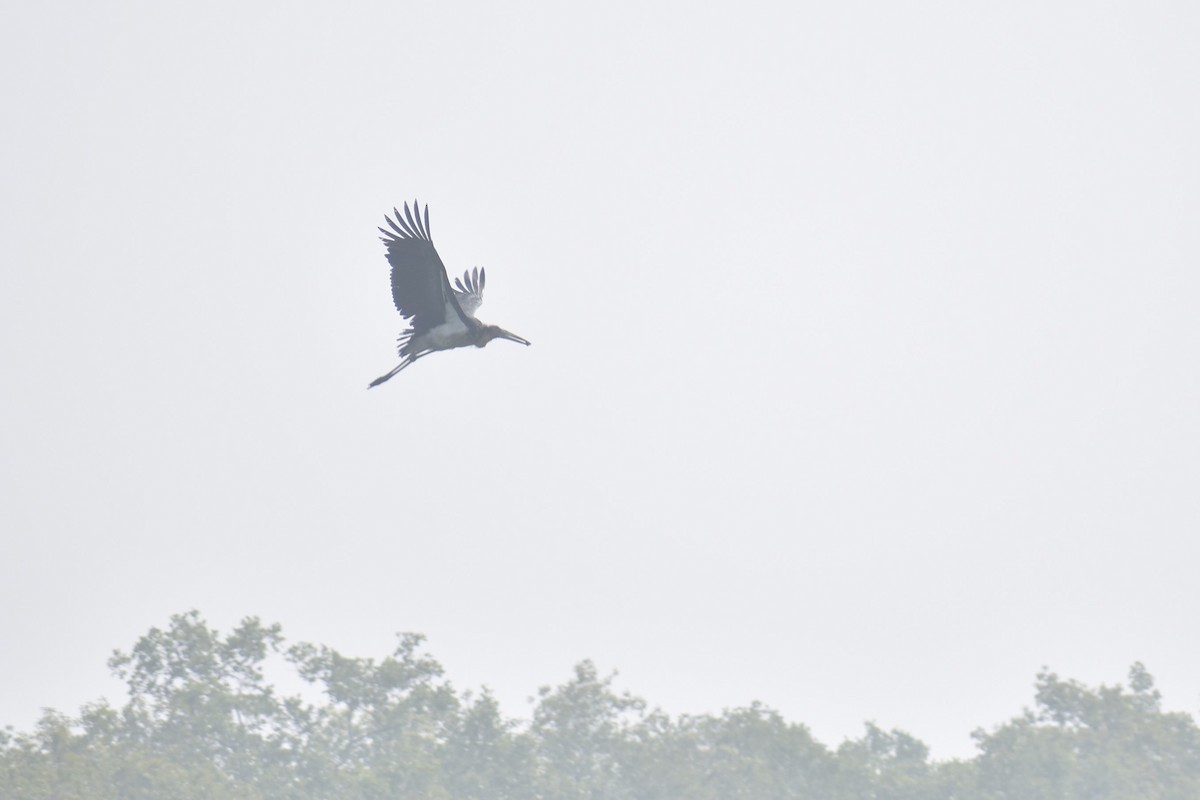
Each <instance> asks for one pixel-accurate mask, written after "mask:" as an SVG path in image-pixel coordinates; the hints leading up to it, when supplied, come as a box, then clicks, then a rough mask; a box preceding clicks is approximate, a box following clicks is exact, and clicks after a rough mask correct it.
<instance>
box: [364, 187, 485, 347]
mask: <svg viewBox="0 0 1200 800" xmlns="http://www.w3.org/2000/svg"><path fill="white" fill-rule="evenodd" d="M413 211H415V212H416V214H414V213H413ZM413 211H409V210H408V203H405V204H404V214H403V216H401V214H400V212H399V211H398V210H396V209H394V208H393V209H392V213H393V214H395V215H396V219H395V220H394V221H393V220H392V218H391V217H388V216H385V217H384V219H386V220H387V224H388V227H390V228H391V230H387V229H386V228H380V229H379V231H380V233H382V234H383V236H382V237H380V238H382V240H383V243H384V244H386V245H387V260H388V263H389V264H391V265H392V301H393V302H394V303H395V304H396V310H397V311H399V312H400V314H401V315H402V316H405V317H409V318H410V322H411V324H412V327H413V330H414V331H417V332H423V331H427V330H429V329H430V328H436V327H437V326H438V325H441V324H442V323H443V322H448V321H450V320H452V319H454V318H455V317H457V318H458V320H459V321H461V322H462V324H463V325H465V326H467V327H473V325H474V324H477V323H475V321H474V318H472V317H468V316H467V315H466V314H464V313H463V310H462V308H461V307H460V306H459V304H458V300H457V299H456V298H455V296H454V290H453V289H451V288H450V280H449V279H448V278H447V277H446V268H445V266H443V265H442V259H441V258H440V257H439V256H438V254H437V250H435V249H434V247H433V240H432V239H430V238H429V206H425V218H424V219H421V213H420V206H418V205H417V202H416V201H415V200H414V201H413Z"/></svg>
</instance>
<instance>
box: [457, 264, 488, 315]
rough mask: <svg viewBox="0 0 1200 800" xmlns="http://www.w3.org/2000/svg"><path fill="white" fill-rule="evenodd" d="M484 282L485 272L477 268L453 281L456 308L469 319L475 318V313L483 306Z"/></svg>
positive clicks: (485, 280) (485, 278)
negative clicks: (456, 301) (456, 300)
mask: <svg viewBox="0 0 1200 800" xmlns="http://www.w3.org/2000/svg"><path fill="white" fill-rule="evenodd" d="M486 282H487V272H485V271H484V270H482V269H481V268H479V267H475V269H473V270H471V271H470V272H463V276H462V277H461V278H455V279H454V296H455V298H457V299H458V307H459V308H461V309H462V310H463V313H464V314H466V315H467V316H469V317H471V318H474V317H475V312H476V311H478V310H479V307H480V306H481V305H483V285H484V284H485V283H486Z"/></svg>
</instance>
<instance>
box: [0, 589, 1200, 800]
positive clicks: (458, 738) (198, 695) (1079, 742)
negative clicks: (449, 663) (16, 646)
mask: <svg viewBox="0 0 1200 800" xmlns="http://www.w3.org/2000/svg"><path fill="white" fill-rule="evenodd" d="M421 644H422V639H421V637H419V636H415V635H403V636H401V637H400V638H399V642H398V644H397V646H396V649H395V651H394V652H393V653H392V655H391V656H389V657H387V658H385V659H383V660H381V661H378V662H377V661H375V660H373V659H369V658H350V657H347V656H343V655H342V654H340V653H338V652H337V651H335V650H332V649H330V648H328V647H322V646H315V645H310V644H297V645H293V646H291V647H285V646H284V640H283V636H282V633H281V629H280V627H279V626H278V625H270V626H264V625H263V624H262V623H261V622H260V621H259V620H258V619H256V618H248V619H246V620H244V621H243V622H242V623H241V625H240V626H238V628H237V629H236V630H234V631H233V632H232V633H230V634H228V635H226V636H222V635H221V634H220V633H218V632H217V631H215V630H213V629H212V628H210V627H209V626H208V625H207V624H206V623H205V621H204V620H203V619H201V617H200V615H199V614H197V613H196V612H191V613H188V614H181V615H177V616H175V617H173V618H172V619H171V623H170V625H169V626H168V627H167V629H166V630H159V629H152V630H151V631H150V632H149V633H148V634H146V635H145V636H144V637H142V638H141V639H140V640H139V641H138V642H137V644H136V645H135V646H134V647H133V649H132V650H131V651H130V652H129V653H121V652H118V653H116V654H115V655H114V656H113V658H112V659H111V660H110V662H109V665H110V667H111V668H112V669H113V670H114V671H115V672H116V673H117V675H119V676H120V677H121V678H122V679H123V680H124V681H125V682H126V684H127V685H128V687H129V701H128V702H127V703H126V704H125V705H124V706H123V707H121V708H119V709H116V708H112V707H110V706H109V705H107V704H104V703H97V704H94V705H89V706H85V707H84V708H83V709H81V711H80V713H79V715H78V716H76V717H68V716H66V715H63V714H60V713H57V712H53V711H51V712H47V713H46V714H45V715H44V716H43V717H42V719H41V720H40V722H38V724H37V726H36V727H35V729H34V730H33V731H31V732H28V733H13V732H12V731H11V730H7V731H6V732H3V733H0V798H3V800H42V799H43V798H45V800H50V799H51V798H53V799H54V800H75V799H76V798H78V799H79V800H85V799H86V800H109V799H111V800H165V799H166V798H170V799H171V800H193V799H195V800H200V799H201V798H204V799H205V800H243V799H244V800H342V799H343V798H345V799H346V800H375V799H376V798H379V799H380V800H382V799H383V798H389V799H391V800H395V799H397V798H413V799H414V800H416V799H420V800H485V799H486V800H535V798H538V799H541V800H583V799H585V798H586V799H587V800H742V799H745V800H751V799H754V800H758V799H759V798H762V799H763V800H766V799H767V798H771V799H772V800H773V799H775V798H780V799H786V798H820V799H821V800H841V799H842V798H845V799H846V800H850V799H851V798H853V799H854V800H862V799H864V798H870V799H873V800H918V799H919V800H976V799H977V798H979V799H981V800H982V799H984V798H986V800H1015V799H1017V798H1019V799H1020V800H1041V799H1042V798H1045V799H1046V800H1049V799H1050V798H1054V800H1064V799H1068V800H1069V799H1071V798H1079V799H1080V800H1083V798H1088V800H1102V799H1103V800H1159V799H1162V800H1166V799H1168V798H1170V799H1171V800H1196V798H1200V729H1198V728H1197V725H1196V722H1195V720H1194V719H1193V718H1192V717H1191V716H1190V715H1188V714H1179V713H1166V712H1164V711H1163V710H1162V708H1161V705H1160V698H1159V694H1158V692H1157V691H1155V689H1154V681H1153V679H1152V678H1151V677H1150V675H1149V674H1148V673H1147V672H1146V670H1145V669H1144V668H1143V667H1142V666H1141V665H1140V664H1135V665H1134V666H1133V668H1132V669H1131V670H1130V673H1129V679H1128V686H1127V687H1126V686H1101V687H1099V688H1097V689H1092V688H1089V687H1086V686H1083V685H1081V684H1079V683H1077V682H1075V681H1063V680H1060V679H1059V678H1058V676H1056V675H1054V674H1053V673H1049V672H1043V673H1042V674H1040V675H1038V676H1037V683H1036V688H1037V691H1036V697H1035V700H1036V706H1035V708H1034V709H1032V710H1029V711H1026V712H1025V713H1024V714H1022V715H1021V716H1019V717H1017V718H1015V719H1013V720H1011V721H1009V722H1007V723H1005V724H1003V725H1000V726H999V727H997V728H995V729H994V730H992V731H990V732H987V731H983V730H978V731H976V732H975V734H974V737H975V740H976V743H977V745H978V750H979V754H978V755H977V756H976V757H975V758H973V759H971V760H953V761H932V760H930V758H929V750H928V748H927V747H926V746H925V745H924V744H922V743H921V742H920V741H919V740H917V739H915V738H913V737H912V736H910V735H908V734H907V733H904V732H902V731H896V730H893V731H884V730H881V729H879V728H877V727H875V726H874V725H870V724H868V725H867V726H866V731H865V733H864V735H863V736H862V738H860V739H856V740H852V741H847V742H845V743H843V744H842V745H841V746H839V747H837V748H836V749H830V748H828V747H826V746H825V745H823V744H821V743H820V742H818V741H816V740H815V739H814V738H813V737H812V736H811V735H810V733H809V731H808V729H807V728H806V727H804V726H803V725H799V724H795V723H790V722H787V721H786V720H784V719H783V718H781V717H780V715H779V714H778V713H776V712H775V711H772V710H771V709H769V708H767V707H765V706H762V705H758V704H754V705H751V706H749V707H746V708H740V709H735V710H731V711H726V712H724V713H722V714H720V715H707V714H706V715H698V716H691V715H684V716H680V717H677V718H673V717H669V716H667V715H665V714H663V713H661V712H659V711H657V710H653V709H649V708H648V707H647V705H646V703H645V702H644V701H642V700H640V699H638V698H636V697H631V696H629V695H628V694H619V693H617V692H616V691H614V689H613V687H612V679H611V677H605V676H601V675H600V674H598V673H597V671H596V668H595V667H594V666H593V665H592V664H591V663H590V662H587V661H585V662H583V663H581V664H579V665H578V666H577V667H576V668H575V672H574V675H572V676H571V678H570V679H569V680H568V681H567V682H566V683H564V684H562V685H561V686H558V687H555V688H545V689H542V690H541V692H540V694H539V697H538V699H537V702H536V705H535V707H534V709H533V715H532V718H531V719H529V720H523V721H521V720H514V719H509V718H506V717H505V716H504V715H503V714H502V713H501V711H500V708H499V707H498V705H497V703H496V701H495V700H494V699H493V698H492V697H491V696H490V695H489V694H488V693H487V692H486V691H485V692H483V693H482V694H478V695H474V694H471V693H459V692H456V691H455V690H454V689H453V688H452V687H451V686H450V684H449V683H447V682H446V681H445V680H444V679H443V677H442V668H441V666H440V665H439V664H438V663H437V661H435V660H433V659H432V658H430V657H429V656H428V655H426V654H425V653H424V652H423V651H422V649H421ZM272 654H279V655H280V656H282V657H283V660H284V662H285V663H286V664H289V665H290V666H291V667H292V668H293V669H294V670H295V672H296V673H297V674H298V675H299V676H300V677H301V678H302V679H303V680H305V681H307V682H308V683H309V684H311V685H312V686H314V687H316V688H317V689H319V690H320V695H321V697H322V698H323V700H322V701H320V702H316V703H314V702H309V701H306V700H304V699H302V698H300V697H285V696H281V695H280V694H278V693H277V691H276V690H275V689H274V688H273V686H272V685H271V684H270V683H269V682H268V681H267V679H266V677H265V676H264V665H265V664H266V661H267V659H268V657H270V656H272Z"/></svg>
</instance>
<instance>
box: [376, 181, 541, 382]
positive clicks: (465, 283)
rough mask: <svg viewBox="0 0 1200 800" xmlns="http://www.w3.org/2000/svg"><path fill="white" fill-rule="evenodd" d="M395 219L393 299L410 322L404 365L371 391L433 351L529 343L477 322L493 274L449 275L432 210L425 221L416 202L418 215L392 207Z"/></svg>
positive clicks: (402, 346)
mask: <svg viewBox="0 0 1200 800" xmlns="http://www.w3.org/2000/svg"><path fill="white" fill-rule="evenodd" d="M392 213H393V214H394V215H395V217H396V218H395V220H393V219H392V218H391V217H389V216H387V215H384V219H385V220H387V224H388V227H389V228H391V230H388V229H387V228H380V229H379V231H380V233H382V234H383V236H382V237H381V238H382V239H383V243H384V244H385V245H387V260H388V263H389V264H391V265H392V301H393V302H394V303H395V304H396V310H397V311H399V312H400V316H402V317H405V318H406V319H407V320H408V328H407V329H406V330H404V331H402V332H401V334H400V338H399V339H398V340H397V344H398V346H399V350H400V363H399V364H397V365H396V368H395V369H393V370H392V371H391V372H389V373H387V374H386V375H380V376H379V377H378V378H376V379H375V380H373V381H371V384H370V386H368V387H367V388H368V389H371V388H374V387H376V386H378V385H379V384H381V383H383V382H384V381H386V380H388V379H389V378H391V377H392V376H393V375H395V374H396V373H397V372H399V371H400V370H402V369H404V368H405V367H407V366H408V365H409V364H411V363H413V362H414V361H416V360H417V359H418V358H421V357H422V356H426V355H428V354H429V353H435V352H437V351H438V350H452V349H453V348H455V347H467V346H468V345H475V346H476V347H483V346H484V345H486V344H487V343H488V342H490V341H491V340H492V339H508V340H509V341H510V342H519V343H521V344H524V345H527V344H529V342H528V341H527V340H526V339H522V338H521V337H520V336H517V335H516V334H515V333H509V332H508V331H506V330H504V329H503V328H501V327H499V326H496V325H485V324H484V323H482V322H480V321H479V320H477V319H476V318H475V311H476V309H478V308H479V306H480V304H481V303H483V286H484V283H485V282H486V281H487V273H485V272H484V271H483V270H482V269H480V268H478V267H476V268H475V269H473V270H471V271H469V272H463V276H462V277H461V278H455V279H454V286H455V287H457V288H452V287H451V286H450V279H449V278H448V277H446V267H445V266H443V265H442V259H441V258H439V257H438V254H437V250H435V249H434V247H433V240H432V239H430V238H429V206H425V218H424V219H421V209H420V207H419V206H418V205H417V201H415V200H414V201H413V207H412V211H409V210H408V203H405V204H404V214H403V216H402V215H401V214H400V212H399V211H398V210H396V209H395V208H393V209H392Z"/></svg>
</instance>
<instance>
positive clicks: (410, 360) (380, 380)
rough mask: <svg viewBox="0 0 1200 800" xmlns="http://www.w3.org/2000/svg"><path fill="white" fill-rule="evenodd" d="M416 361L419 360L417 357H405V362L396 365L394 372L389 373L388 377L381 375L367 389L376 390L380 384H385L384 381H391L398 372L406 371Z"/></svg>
mask: <svg viewBox="0 0 1200 800" xmlns="http://www.w3.org/2000/svg"><path fill="white" fill-rule="evenodd" d="M416 360H417V357H416V356H405V357H404V360H403V361H401V362H400V363H399V364H397V365H396V368H395V369H394V370H392V371H391V372H389V373H388V374H387V375H380V376H379V377H378V378H376V379H375V380H373V381H371V383H370V384H369V385H368V386H367V388H368V389H374V388H375V387H376V386H378V385H379V384H381V383H383V382H384V381H387V380H389V379H390V378H391V377H392V376H393V375H395V374H396V373H397V372H399V371H400V370H402V369H404V368H405V367H407V366H408V365H409V364H411V363H413V362H414V361H416Z"/></svg>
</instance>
